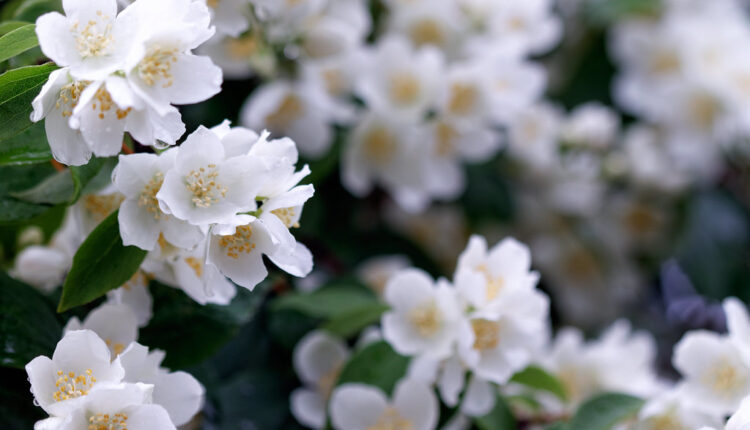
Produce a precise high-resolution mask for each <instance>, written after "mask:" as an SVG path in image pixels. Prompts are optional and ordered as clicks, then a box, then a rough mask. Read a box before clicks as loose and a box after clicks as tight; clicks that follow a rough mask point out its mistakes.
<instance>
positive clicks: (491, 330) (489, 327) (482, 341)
mask: <svg viewBox="0 0 750 430" xmlns="http://www.w3.org/2000/svg"><path fill="white" fill-rule="evenodd" d="M471 328H472V330H474V337H475V339H474V349H478V350H480V351H484V350H487V349H495V348H496V347H497V345H498V344H499V343H500V325H499V324H498V323H497V322H495V321H489V320H485V319H475V320H472V321H471Z"/></svg>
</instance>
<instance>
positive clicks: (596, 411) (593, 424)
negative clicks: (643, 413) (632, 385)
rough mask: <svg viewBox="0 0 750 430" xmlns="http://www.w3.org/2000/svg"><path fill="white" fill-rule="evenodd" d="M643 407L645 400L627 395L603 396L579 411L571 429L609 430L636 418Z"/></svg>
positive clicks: (610, 394) (593, 399)
mask: <svg viewBox="0 0 750 430" xmlns="http://www.w3.org/2000/svg"><path fill="white" fill-rule="evenodd" d="M642 406H643V400H641V399H639V398H637V397H633V396H629V395H627V394H618V393H607V394H601V395H598V396H595V397H594V398H592V399H589V400H588V401H586V403H584V404H583V405H582V406H581V407H580V408H579V409H578V412H576V414H575V416H574V417H573V419H572V420H571V421H570V424H569V427H570V428H571V429H576V430H609V429H611V428H612V427H614V426H615V425H616V424H618V423H620V422H622V421H624V420H626V419H628V418H630V417H632V416H634V415H635V414H636V413H638V411H639V410H640V409H641V407H642Z"/></svg>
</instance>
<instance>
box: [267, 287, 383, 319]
mask: <svg viewBox="0 0 750 430" xmlns="http://www.w3.org/2000/svg"><path fill="white" fill-rule="evenodd" d="M374 304H379V302H378V299H377V298H376V297H375V295H374V294H372V293H371V292H369V291H367V290H365V289H362V288H359V287H348V286H335V287H323V288H321V289H319V290H317V291H313V292H312V293H299V294H298V293H294V294H288V295H286V296H282V297H280V298H278V299H276V301H275V302H274V303H273V305H272V309H273V310H274V311H278V310H295V311H298V312H300V313H302V314H304V315H308V316H311V317H316V318H326V319H328V318H335V317H339V316H342V315H346V314H348V313H350V312H353V311H356V310H360V309H363V308H364V307H367V306H372V305H374Z"/></svg>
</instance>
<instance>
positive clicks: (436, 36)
mask: <svg viewBox="0 0 750 430" xmlns="http://www.w3.org/2000/svg"><path fill="white" fill-rule="evenodd" d="M409 35H410V36H411V41H412V42H413V43H414V45H416V46H422V45H442V44H443V42H444V41H445V35H444V34H443V29H442V28H440V24H439V23H438V22H437V21H435V20H434V19H423V20H421V21H419V22H417V23H416V24H415V25H414V26H413V27H412V28H411V31H410V32H409Z"/></svg>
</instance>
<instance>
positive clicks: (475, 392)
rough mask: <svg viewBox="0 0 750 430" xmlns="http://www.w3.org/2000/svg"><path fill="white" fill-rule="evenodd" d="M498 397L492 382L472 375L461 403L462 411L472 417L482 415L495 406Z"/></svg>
mask: <svg viewBox="0 0 750 430" xmlns="http://www.w3.org/2000/svg"><path fill="white" fill-rule="evenodd" d="M496 397H497V392H496V390H495V389H494V387H493V385H492V384H490V383H489V382H487V381H485V380H483V379H481V378H479V377H477V376H472V377H471V381H469V386H468V387H467V388H466V393H465V394H464V400H463V402H462V403H461V411H462V412H464V413H465V414H466V415H469V416H471V417H481V416H483V415H486V414H488V413H490V411H491V410H492V408H494V407H495V400H496Z"/></svg>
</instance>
